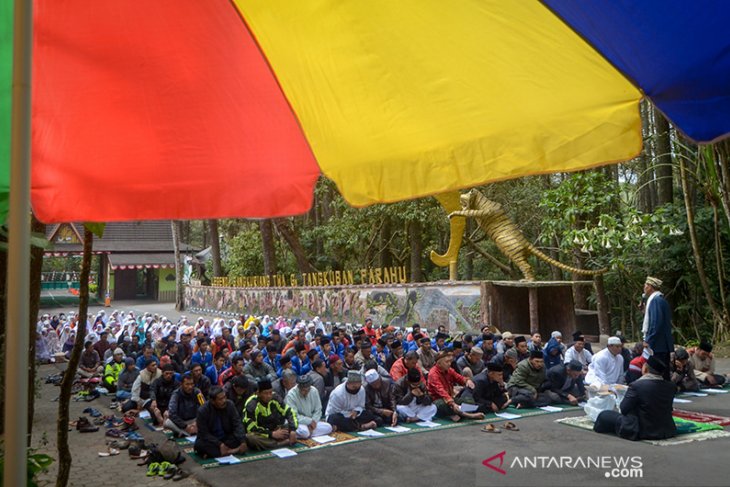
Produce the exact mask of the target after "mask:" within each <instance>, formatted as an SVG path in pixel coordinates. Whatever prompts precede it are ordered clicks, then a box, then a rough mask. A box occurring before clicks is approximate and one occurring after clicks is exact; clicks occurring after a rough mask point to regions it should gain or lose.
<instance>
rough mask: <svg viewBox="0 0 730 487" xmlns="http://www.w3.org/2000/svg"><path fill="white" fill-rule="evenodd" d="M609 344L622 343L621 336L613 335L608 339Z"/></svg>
mask: <svg viewBox="0 0 730 487" xmlns="http://www.w3.org/2000/svg"><path fill="white" fill-rule="evenodd" d="M608 344H609V345H621V339H620V338H619V337H611V338H609V339H608Z"/></svg>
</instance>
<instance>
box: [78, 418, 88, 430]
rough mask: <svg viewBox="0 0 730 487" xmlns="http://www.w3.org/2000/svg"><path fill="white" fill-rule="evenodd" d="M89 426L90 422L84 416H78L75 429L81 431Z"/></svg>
mask: <svg viewBox="0 0 730 487" xmlns="http://www.w3.org/2000/svg"><path fill="white" fill-rule="evenodd" d="M87 426H91V422H90V421H89V418H87V417H86V416H79V419H78V421H76V429H77V430H79V431H81V428H84V427H87Z"/></svg>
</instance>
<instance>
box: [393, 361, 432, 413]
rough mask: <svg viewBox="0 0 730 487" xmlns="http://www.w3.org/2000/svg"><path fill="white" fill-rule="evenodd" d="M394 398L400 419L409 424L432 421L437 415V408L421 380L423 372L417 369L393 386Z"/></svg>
mask: <svg viewBox="0 0 730 487" xmlns="http://www.w3.org/2000/svg"><path fill="white" fill-rule="evenodd" d="M393 387H394V389H393V396H394V398H395V402H396V406H395V409H396V411H397V413H398V419H400V420H401V421H406V422H407V423H415V422H417V421H431V420H432V419H433V417H434V416H435V415H436V406H434V405H433V401H431V396H429V395H428V390H427V389H426V384H425V383H424V382H423V381H422V380H421V372H420V371H419V370H418V368H417V367H413V368H412V369H409V370H408V373H407V374H406V375H405V376H404V377H401V378H400V379H398V380H397V381H396V382H395V383H394V384H393Z"/></svg>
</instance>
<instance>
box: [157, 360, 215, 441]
mask: <svg viewBox="0 0 730 487" xmlns="http://www.w3.org/2000/svg"><path fill="white" fill-rule="evenodd" d="M203 404H205V400H204V399H203V393H202V392H200V389H197V388H196V387H195V381H194V380H193V376H192V374H190V373H189V372H188V373H186V374H185V375H183V377H182V381H181V383H180V387H179V388H178V389H177V390H175V392H173V393H172V397H171V398H170V404H169V405H168V407H167V419H165V422H164V423H163V425H164V426H165V428H168V429H171V430H172V431H173V433H175V434H176V435H177V436H190V435H195V434H197V433H198V427H197V425H196V423H195V419H196V418H197V417H198V409H200V406H202V405H203Z"/></svg>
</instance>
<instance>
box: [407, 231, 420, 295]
mask: <svg viewBox="0 0 730 487" xmlns="http://www.w3.org/2000/svg"><path fill="white" fill-rule="evenodd" d="M408 241H409V244H410V245H409V246H410V248H411V282H422V281H423V269H421V266H422V263H421V259H422V258H423V256H422V254H423V243H422V242H421V222H419V221H418V220H414V221H412V222H409V223H408Z"/></svg>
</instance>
